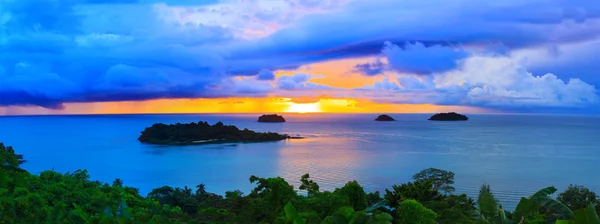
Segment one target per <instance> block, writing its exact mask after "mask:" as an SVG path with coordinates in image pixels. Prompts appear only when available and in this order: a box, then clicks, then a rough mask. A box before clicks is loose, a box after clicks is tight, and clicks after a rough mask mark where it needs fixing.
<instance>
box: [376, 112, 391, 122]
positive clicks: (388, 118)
mask: <svg viewBox="0 0 600 224" xmlns="http://www.w3.org/2000/svg"><path fill="white" fill-rule="evenodd" d="M375 120H376V121H395V120H394V118H393V117H390V116H389V115H386V114H382V115H379V116H378V117H377V118H375Z"/></svg>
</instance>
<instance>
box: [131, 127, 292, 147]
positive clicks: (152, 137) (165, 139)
mask: <svg viewBox="0 0 600 224" xmlns="http://www.w3.org/2000/svg"><path fill="white" fill-rule="evenodd" d="M287 138H294V137H290V136H288V135H284V134H279V133H275V132H255V131H252V130H248V129H247V128H245V129H243V130H240V129H239V128H237V127H236V126H233V125H224V124H223V123H222V122H217V123H216V124H214V125H210V124H208V123H207V122H205V121H201V122H198V123H196V122H192V123H187V124H182V123H176V124H163V123H156V124H154V125H152V126H150V127H147V128H146V129H144V131H142V132H141V135H140V137H139V138H138V140H139V141H140V142H143V143H150V144H162V145H192V144H208V143H226V142H266V141H279V140H284V139H287Z"/></svg>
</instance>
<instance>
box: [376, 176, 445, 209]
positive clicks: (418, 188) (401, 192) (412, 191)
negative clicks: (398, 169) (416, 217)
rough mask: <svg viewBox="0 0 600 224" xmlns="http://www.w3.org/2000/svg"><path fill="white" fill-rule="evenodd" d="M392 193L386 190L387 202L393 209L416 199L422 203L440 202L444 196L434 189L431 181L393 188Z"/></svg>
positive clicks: (410, 183)
mask: <svg viewBox="0 0 600 224" xmlns="http://www.w3.org/2000/svg"><path fill="white" fill-rule="evenodd" d="M392 189H393V190H392V191H390V190H388V189H385V196H384V198H385V200H386V201H387V202H388V205H389V206H390V207H392V208H395V207H397V206H398V205H400V203H402V201H404V200H407V199H415V200H417V201H418V202H421V203H427V202H429V201H437V200H440V199H441V198H442V197H443V196H442V195H441V194H440V193H439V192H438V191H436V190H434V189H433V182H431V181H415V182H408V183H404V184H401V185H400V186H398V185H393V186H392Z"/></svg>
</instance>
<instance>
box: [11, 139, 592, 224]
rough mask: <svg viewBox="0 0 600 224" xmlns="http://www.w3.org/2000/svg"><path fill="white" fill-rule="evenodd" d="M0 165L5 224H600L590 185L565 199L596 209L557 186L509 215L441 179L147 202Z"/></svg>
mask: <svg viewBox="0 0 600 224" xmlns="http://www.w3.org/2000/svg"><path fill="white" fill-rule="evenodd" d="M0 159H1V161H0V162H3V166H2V167H1V168H0V223H106V224H108V223H110V224H115V223H155V224H156V223H190V224H199V223H210V224H229V223H242V224H245V223H270V224H321V223H325V224H326V223H331V224H347V223H348V224H349V223H353V224H390V223H441V224H446V223H448V224H449V223H463V224H469V223H519V222H521V223H554V222H556V223H565V224H579V223H592V224H600V221H599V220H598V215H597V213H596V212H595V211H594V207H593V202H592V200H588V199H589V198H593V197H588V196H589V195H592V193H593V192H591V191H589V190H581V189H583V187H577V188H576V187H573V188H570V189H567V191H565V192H563V193H561V194H560V197H559V199H560V200H562V201H565V202H566V204H568V205H569V206H573V207H574V208H577V207H575V206H576V205H580V204H576V203H572V202H573V201H574V202H577V203H579V202H580V201H582V200H580V199H581V198H582V197H580V195H578V194H579V193H581V192H583V195H586V197H584V198H585V200H583V201H586V200H588V201H590V203H588V205H587V206H584V207H582V208H579V209H577V210H574V211H573V210H570V209H569V208H568V207H567V206H565V205H564V204H562V203H560V202H559V201H558V200H554V199H552V198H550V195H551V194H553V193H555V192H556V188H554V187H548V188H544V189H541V190H540V191H538V192H536V193H534V194H532V195H531V196H529V197H527V198H522V199H521V203H519V205H518V206H517V209H516V210H515V212H514V214H513V213H510V212H508V211H504V210H503V209H502V206H501V205H500V204H499V202H498V201H497V200H496V199H495V198H494V195H493V194H492V191H491V188H490V186H489V185H484V186H482V188H481V190H480V194H479V197H478V200H477V203H475V201H474V200H473V199H472V198H469V197H468V196H467V195H466V194H461V195H454V194H451V193H450V194H441V193H440V192H439V191H438V190H437V189H436V187H434V186H435V184H434V182H435V181H436V179H435V178H429V177H424V176H420V177H418V178H415V179H416V181H415V182H408V183H404V184H400V185H394V186H392V190H388V189H386V192H385V195H384V198H383V199H382V198H381V195H380V194H379V192H374V193H366V192H365V191H364V189H363V187H362V186H360V185H359V184H358V182H356V181H350V182H348V183H347V184H345V185H344V186H343V187H341V188H338V189H335V190H334V191H333V192H330V191H323V192H321V191H319V185H318V184H317V183H316V182H314V181H312V180H310V179H309V178H310V176H309V175H308V174H305V175H303V176H302V177H301V182H302V184H301V188H302V189H303V190H306V191H307V192H308V196H302V195H298V194H297V193H296V192H295V191H294V187H293V186H291V185H290V184H289V183H288V182H286V181H285V180H284V179H283V178H281V177H275V178H261V177H256V176H251V177H250V179H249V180H250V182H251V183H254V184H256V187H255V188H254V189H253V190H252V191H251V192H250V193H249V194H248V195H244V193H243V192H241V191H239V190H235V191H227V192H226V193H225V196H224V197H223V196H220V195H217V194H213V193H209V192H207V191H206V187H205V185H204V184H198V185H197V186H196V187H195V189H192V188H188V187H183V188H179V187H169V186H163V187H159V188H156V189H154V190H152V191H151V192H150V193H149V194H148V195H147V196H146V197H143V196H141V195H139V193H138V189H136V188H132V187H128V186H126V183H124V182H123V180H121V179H115V180H114V181H113V182H112V184H107V183H101V182H98V181H92V180H89V175H88V173H87V171H85V170H76V171H74V172H69V173H66V174H61V173H58V172H55V171H44V172H41V173H40V174H39V175H33V174H30V173H29V172H27V171H26V170H23V169H22V168H20V165H21V164H22V163H23V162H24V160H23V156H22V155H19V154H16V153H15V151H14V149H13V148H12V147H5V146H4V145H2V144H1V143H0ZM430 171H431V169H428V170H425V171H423V172H421V173H427V172H430ZM435 172H439V173H449V172H446V171H441V170H437V171H435ZM450 179H452V178H450ZM438 183H439V182H438ZM445 183H447V184H448V185H449V186H451V185H450V184H451V183H450V182H445ZM437 186H442V185H439V184H438V185H437ZM439 189H442V187H440V188H439ZM476 205H477V206H476Z"/></svg>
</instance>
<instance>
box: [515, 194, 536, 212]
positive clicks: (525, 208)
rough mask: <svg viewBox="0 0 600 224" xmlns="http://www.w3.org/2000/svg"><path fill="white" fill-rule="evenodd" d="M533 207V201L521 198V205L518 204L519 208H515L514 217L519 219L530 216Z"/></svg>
mask: <svg viewBox="0 0 600 224" xmlns="http://www.w3.org/2000/svg"><path fill="white" fill-rule="evenodd" d="M533 206H534V203H533V201H532V200H530V199H527V198H521V201H519V204H517V207H516V208H515V213H514V215H515V216H517V217H522V216H524V215H525V214H529V213H531V212H532V211H533Z"/></svg>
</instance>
